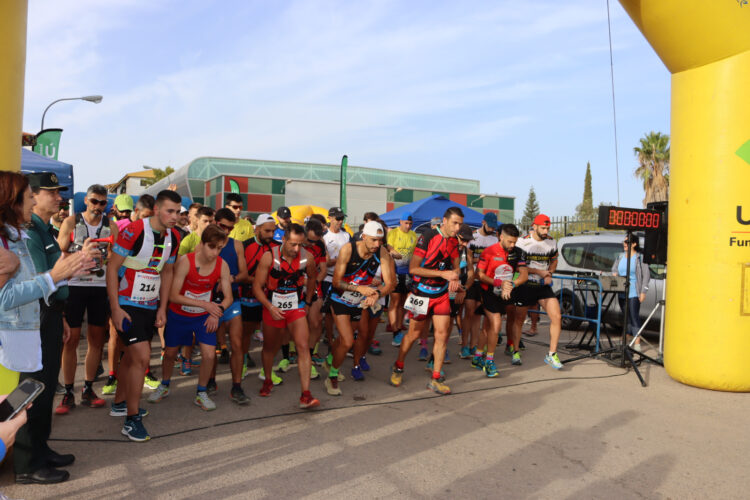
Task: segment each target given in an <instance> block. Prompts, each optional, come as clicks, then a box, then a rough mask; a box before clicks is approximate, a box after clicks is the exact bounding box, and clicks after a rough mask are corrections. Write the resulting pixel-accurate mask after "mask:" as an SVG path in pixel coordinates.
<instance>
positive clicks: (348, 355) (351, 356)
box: [346, 334, 357, 358]
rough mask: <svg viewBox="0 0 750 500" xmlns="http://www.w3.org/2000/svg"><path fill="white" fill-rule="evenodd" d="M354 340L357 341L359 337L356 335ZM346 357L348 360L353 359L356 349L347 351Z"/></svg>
mask: <svg viewBox="0 0 750 500" xmlns="http://www.w3.org/2000/svg"><path fill="white" fill-rule="evenodd" d="M354 339H355V340H356V339H357V335H356V334H355V335H354ZM346 357H347V358H353V357H354V347H352V348H351V349H349V350H348V351H346Z"/></svg>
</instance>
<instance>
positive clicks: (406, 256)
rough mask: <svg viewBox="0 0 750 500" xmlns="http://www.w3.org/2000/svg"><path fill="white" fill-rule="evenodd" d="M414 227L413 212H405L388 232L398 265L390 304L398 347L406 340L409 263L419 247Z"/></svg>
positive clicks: (392, 255) (409, 281) (389, 249)
mask: <svg viewBox="0 0 750 500" xmlns="http://www.w3.org/2000/svg"><path fill="white" fill-rule="evenodd" d="M412 225H413V221H412V214H411V212H405V213H403V214H401V216H400V217H399V225H398V227H397V228H395V229H392V230H391V231H389V232H388V238H387V240H388V245H387V248H388V251H389V252H390V254H391V257H393V261H394V262H395V264H396V275H397V279H398V282H397V284H396V288H395V290H393V293H391V297H390V303H389V304H388V322H389V324H390V326H391V332H393V342H392V344H393V345H394V346H396V347H398V346H400V345H401V340H402V339H403V338H404V333H403V330H404V313H405V312H406V310H405V309H404V302H405V301H406V295H407V294H408V293H409V286H410V285H411V279H410V277H409V262H410V261H411V256H412V254H413V253H414V248H415V247H416V246H417V238H418V237H417V233H415V232H414V231H412V230H411V228H412Z"/></svg>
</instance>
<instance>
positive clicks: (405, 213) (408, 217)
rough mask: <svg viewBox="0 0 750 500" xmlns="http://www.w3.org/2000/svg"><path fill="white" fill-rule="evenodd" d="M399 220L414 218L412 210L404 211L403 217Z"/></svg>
mask: <svg viewBox="0 0 750 500" xmlns="http://www.w3.org/2000/svg"><path fill="white" fill-rule="evenodd" d="M398 220H409V221H410V220H412V218H411V212H404V213H402V214H401V217H399V219H398Z"/></svg>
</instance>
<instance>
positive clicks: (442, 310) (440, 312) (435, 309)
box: [409, 292, 451, 321]
mask: <svg viewBox="0 0 750 500" xmlns="http://www.w3.org/2000/svg"><path fill="white" fill-rule="evenodd" d="M450 315H451V300H450V294H449V293H448V292H445V293H444V294H442V295H438V296H437V297H430V303H429V304H428V305H427V314H420V315H418V316H415V315H414V313H412V312H411V311H410V312H409V317H410V318H412V319H414V320H416V321H423V320H425V319H427V317H428V316H450Z"/></svg>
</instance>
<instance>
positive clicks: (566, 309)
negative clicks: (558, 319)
mask: <svg viewBox="0 0 750 500" xmlns="http://www.w3.org/2000/svg"><path fill="white" fill-rule="evenodd" d="M560 312H561V313H562V314H564V315H565V314H568V315H570V316H579V317H581V316H583V304H582V303H581V300H580V299H578V300H575V299H574V297H573V292H568V291H563V293H562V298H561V300H560ZM580 327H581V320H580V319H572V318H566V317H565V316H563V319H562V328H563V330H578V329H579V328H580Z"/></svg>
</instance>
